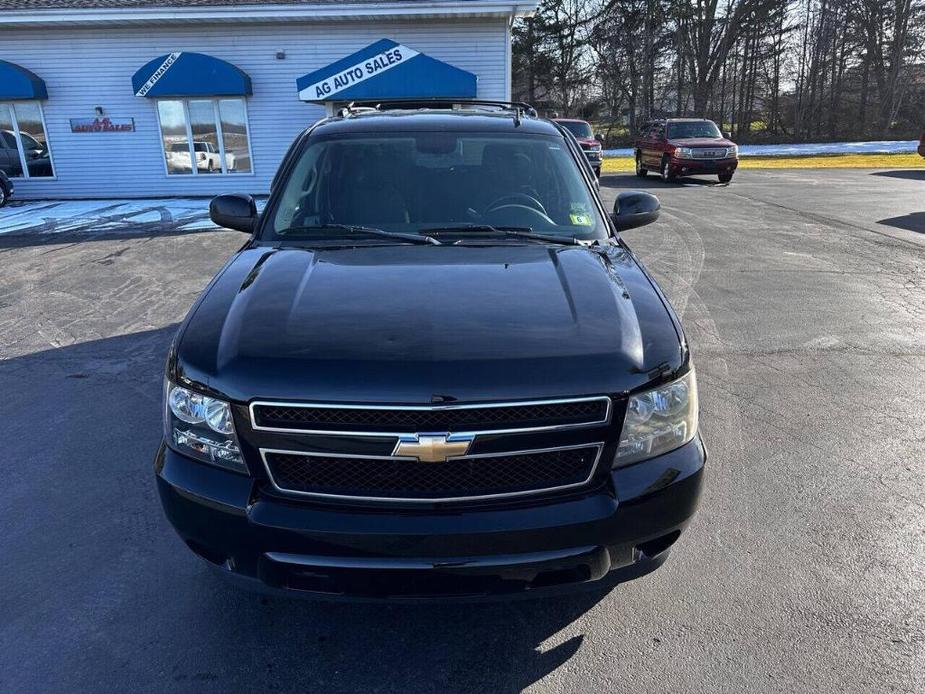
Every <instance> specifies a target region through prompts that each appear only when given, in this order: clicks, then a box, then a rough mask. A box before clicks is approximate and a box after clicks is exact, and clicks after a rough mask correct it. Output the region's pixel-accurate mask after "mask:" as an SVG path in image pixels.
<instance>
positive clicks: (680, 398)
mask: <svg viewBox="0 0 925 694" xmlns="http://www.w3.org/2000/svg"><path fill="white" fill-rule="evenodd" d="M697 417H698V407H697V377H696V375H695V374H694V370H693V369H691V370H690V371H689V372H688V373H687V374H686V375H685V376H682V377H681V378H679V379H678V380H677V381H674V382H672V383H668V384H667V385H664V386H659V387H658V388H654V389H653V390H647V391H646V392H644V393H637V394H636V395H633V396H631V397H630V399H629V402H628V403H627V405H626V418H625V419H624V420H623V433H622V435H621V436H620V445H619V447H618V448H617V455H616V457H615V459H614V467H622V466H624V465H630V464H632V463H638V462H639V461H640V460H647V459H648V458H654V457H655V456H658V455H662V454H664V453H668V452H669V451H673V450H674V449H675V448H678V447H680V446H683V445H684V444H685V443H687V442H688V441H690V440H691V439H692V438H694V435H695V434H696V433H697Z"/></svg>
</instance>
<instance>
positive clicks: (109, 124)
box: [71, 118, 135, 133]
mask: <svg viewBox="0 0 925 694" xmlns="http://www.w3.org/2000/svg"><path fill="white" fill-rule="evenodd" d="M134 130H135V119H134V118H71V132H72V133H130V132H133V131H134Z"/></svg>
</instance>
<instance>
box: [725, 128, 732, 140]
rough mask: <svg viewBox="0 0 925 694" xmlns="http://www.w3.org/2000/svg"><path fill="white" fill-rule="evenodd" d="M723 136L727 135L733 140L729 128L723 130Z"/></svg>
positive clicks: (728, 138)
mask: <svg viewBox="0 0 925 694" xmlns="http://www.w3.org/2000/svg"><path fill="white" fill-rule="evenodd" d="M723 137H725V138H726V139H727V140H731V139H732V133H731V132H729V131H728V130H723Z"/></svg>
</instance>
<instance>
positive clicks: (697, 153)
mask: <svg viewBox="0 0 925 694" xmlns="http://www.w3.org/2000/svg"><path fill="white" fill-rule="evenodd" d="M691 154H692V158H693V159H726V158H727V156H728V154H727V151H726V148H725V147H720V148H719V149H706V148H704V147H694V148H693V149H692V150H691Z"/></svg>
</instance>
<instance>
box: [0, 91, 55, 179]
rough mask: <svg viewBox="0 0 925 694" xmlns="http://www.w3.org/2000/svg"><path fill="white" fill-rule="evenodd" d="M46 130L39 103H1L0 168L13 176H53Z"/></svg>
mask: <svg viewBox="0 0 925 694" xmlns="http://www.w3.org/2000/svg"><path fill="white" fill-rule="evenodd" d="M45 132H46V131H45V118H44V117H43V115H42V105H41V104H40V103H39V102H37V101H17V102H14V103H6V104H4V103H0V169H3V171H4V172H6V174H7V175H8V176H9V177H10V178H51V177H53V176H54V175H55V171H54V167H53V165H52V162H51V152H50V151H49V150H48V137H47V136H46V135H45Z"/></svg>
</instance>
